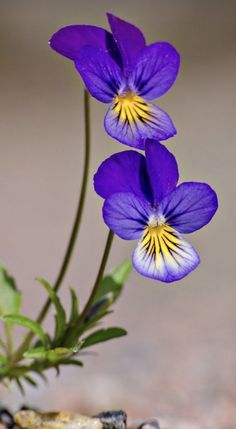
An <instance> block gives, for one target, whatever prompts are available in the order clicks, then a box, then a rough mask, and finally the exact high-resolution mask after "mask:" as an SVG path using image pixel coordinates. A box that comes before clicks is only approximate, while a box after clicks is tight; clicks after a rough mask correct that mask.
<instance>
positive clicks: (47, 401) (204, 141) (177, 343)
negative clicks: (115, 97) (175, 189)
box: [0, 0, 236, 429]
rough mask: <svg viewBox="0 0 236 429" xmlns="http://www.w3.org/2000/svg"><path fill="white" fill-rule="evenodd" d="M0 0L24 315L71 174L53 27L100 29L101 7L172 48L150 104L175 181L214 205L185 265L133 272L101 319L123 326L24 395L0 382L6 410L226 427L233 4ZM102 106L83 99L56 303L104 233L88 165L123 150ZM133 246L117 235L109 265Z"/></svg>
mask: <svg viewBox="0 0 236 429" xmlns="http://www.w3.org/2000/svg"><path fill="white" fill-rule="evenodd" d="M0 8H1V14H0V23H1V24H0V33H1V37H0V46H1V56H0V67H1V72H0V82H1V103H0V106H1V107H0V108H1V114H0V122H1V128H0V136H1V140H0V149H1V156H0V193H1V194H0V195H1V210H0V216H1V217H0V237H1V240H0V260H1V262H2V263H3V264H5V266H6V267H7V268H8V270H9V271H10V272H11V273H12V274H13V275H14V276H15V278H16V279H17V283H18V286H19V288H20V289H21V290H23V291H24V304H23V310H24V312H25V313H27V314H28V315H29V316H35V315H36V314H37V313H38V308H39V305H41V303H42V302H44V299H45V294H44V292H43V291H42V290H41V288H40V287H39V286H37V285H36V283H35V281H34V278H35V277H36V276H39V275H40V276H42V277H45V278H46V279H48V280H49V281H51V282H53V281H54V279H55V277H56V274H57V271H58V268H59V265H60V262H61V260H62V257H63V254H64V249H65V246H66V243H67V239H68V235H69V232H70V229H71V225H72V221H73V218H74V213H75V208H76V204H77V195H78V189H79V186H80V182H81V169H82V162H83V136H84V130H83V106H82V99H83V98H82V97H83V92H82V88H83V86H82V83H81V81H80V78H79V76H78V75H77V73H76V72H75V70H74V68H73V64H72V63H71V62H70V61H67V60H66V59H64V58H63V57H60V56H59V55H57V54H56V53H54V52H53V51H51V50H50V48H49V47H48V45H47V42H48V39H49V37H50V35H51V34H52V33H53V32H55V31H56V30H57V29H59V28H60V27H62V26H64V25H68V24H76V23H81V24H82V23H89V24H95V25H98V26H102V27H104V26H106V27H107V23H106V18H105V12H106V11H111V12H113V13H114V14H117V15H118V16H120V17H122V18H124V19H126V20H129V21H131V22H133V23H135V24H136V25H138V26H140V28H142V30H143V31H144V33H145V34H146V37H147V41H148V42H153V41H156V40H166V41H169V42H170V43H173V44H174V45H175V46H176V48H177V49H178V50H179V51H180V53H181V55H182V65H181V70H180V75H179V78H178V80H177V82H176V85H175V86H174V87H173V88H172V89H171V91H169V92H168V94H167V95H166V96H164V97H162V98H161V99H160V100H158V103H157V104H158V105H159V106H160V107H162V108H164V109H165V110H167V111H168V112H169V113H170V114H171V116H172V118H173V120H174V122H175V125H176V127H177V130H178V135H177V137H175V138H174V139H172V140H170V141H169V142H168V147H169V148H170V149H171V150H173V151H174V153H175V154H176V156H177V158H178V161H179V165H180V171H181V179H182V180H196V181H206V182H208V183H210V184H211V185H212V187H213V188H215V189H216V191H217V192H218V195H219V203H220V208H219V211H218V213H217V216H216V217H215V218H214V220H213V222H212V223H211V224H210V225H209V226H208V227H207V228H205V229H203V230H201V231H199V232H197V233H195V234H193V235H192V236H191V237H190V240H191V242H192V243H193V244H194V246H195V247H196V248H197V249H198V251H199V253H200V255H201V258H202V263H201V265H200V267H199V268H198V269H197V270H196V271H195V272H194V273H193V274H192V275H191V276H189V277H187V278H186V279H184V280H183V281H181V282H180V283H177V284H173V285H169V286H167V285H165V284H161V283H156V282H154V281H151V280H147V279H144V278H141V277H140V276H138V275H137V274H136V273H132V275H131V277H130V280H129V282H128V284H127V286H126V288H125V291H124V294H123V295H122V298H121V300H120V301H119V303H118V305H117V306H116V308H115V313H114V314H113V315H112V316H110V320H107V324H108V323H109V324H121V325H122V326H123V327H126V328H127V329H128V331H129V336H128V337H126V338H124V339H120V340H115V341H114V342H110V343H107V344H105V345H104V346H103V347H97V348H96V351H98V355H97V356H88V357H87V358H86V361H85V367H84V369H68V368H67V369H65V370H64V371H63V372H62V375H61V377H60V378H56V377H55V374H54V372H52V373H51V374H50V385H49V386H45V385H44V384H40V389H39V390H33V389H29V390H28V396H26V398H25V399H23V400H22V398H21V397H20V395H19V394H18V392H17V391H16V389H14V388H13V389H12V391H11V392H7V391H6V390H4V389H3V388H1V390H0V401H1V402H3V403H5V404H9V405H11V406H12V407H13V409H17V407H18V406H20V405H21V404H22V402H26V403H28V404H31V405H33V406H40V407H42V408H44V409H53V408H61V409H68V410H79V411H81V412H82V411H83V412H88V413H95V412H98V411H101V410H102V409H111V408H123V409H125V410H127V411H128V413H129V416H130V418H139V417H140V418H145V417H150V416H154V415H155V416H166V415H167V416H172V417H173V418H175V416H176V417H178V418H183V419H190V420H193V421H197V422H199V424H200V425H201V426H199V427H204V428H210V429H211V428H213V427H214V428H222V429H223V428H225V429H235V427H236V411H235V401H236V338H235V326H236V310H235V308H236V307H235V306H236V291H235V263H236V262H235V234H234V233H235V224H234V222H235V154H236V149H235V148H236V146H235V141H234V140H235V123H236V121H235V114H236V108H235V86H236V85H235V76H236V57H235V44H236V2H235V1H233V0H232V1H230V0H226V1H225V2H222V1H217V0H216V1H213V0H207V1H203V0H202V1H201V0H176V1H175V0H145V1H141V0H140V1H139V0H136V1H134V0H130V1H123V0H120V1H119V2H118V1H114V0H110V1H106V0H100V1H97V2H96V1H92V0H87V1H81V0H77V1H75V0H68V1H62V0H57V1H56V0H51V1H49V0H48V1H46V0H40V1H36V0H31V1H29V0H28V1H25V0H21V1H19V0H18V1H17V0H12V1H9V0H5V1H4V0H1V1H0ZM105 111H106V106H105V105H103V104H100V103H98V102H97V101H96V100H92V122H93V126H92V144H93V152H92V165H91V167H92V168H91V175H90V187H89V193H88V198H87V205H86V210H85V213H84V223H83V226H82V229H81V234H80V237H79V242H78V245H77V248H76V251H75V253H74V257H73V261H72V264H71V267H70V269H69V272H68V275H67V277H66V281H65V283H64V287H63V288H62V291H61V297H62V299H63V300H64V302H65V303H67V304H69V294H68V291H67V288H66V287H67V286H71V285H73V287H75V288H76V290H77V291H79V293H80V296H81V302H84V300H85V299H86V297H87V295H88V291H89V288H90V285H91V283H92V282H93V280H94V278H95V275H96V270H97V268H98V266H99V261H100V254H101V251H102V249H103V246H104V241H105V237H106V227H105V225H104V224H103V222H102V219H101V206H102V201H101V200H100V199H99V197H98V196H97V195H96V194H95V193H94V191H93V188H92V173H93V172H94V171H95V170H96V169H97V167H98V165H99V164H100V163H101V161H102V160H103V159H104V158H105V157H107V156H108V155H109V154H111V153H113V152H115V151H119V150H124V149H125V147H124V146H121V145H119V144H118V143H117V142H115V141H112V140H111V139H110V138H109V137H108V136H107V135H106V134H105V131H104V129H103V117H104V113H105ZM85 243H86V244H85ZM132 248H133V243H129V242H125V241H122V240H120V239H116V240H115V244H114V249H113V251H112V255H111V257H110V259H109V264H108V265H109V267H108V268H112V267H113V266H114V265H116V264H117V263H119V262H120V261H122V260H123V258H124V257H127V256H129V255H130V254H131V252H132ZM51 322H52V316H51V318H50V317H49V319H48V321H47V323H48V324H50V323H51ZM195 427H198V426H195ZM181 429H183V427H182V428H181Z"/></svg>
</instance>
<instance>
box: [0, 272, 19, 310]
mask: <svg viewBox="0 0 236 429" xmlns="http://www.w3.org/2000/svg"><path fill="white" fill-rule="evenodd" d="M0 297H1V299H0V316H5V315H6V314H11V313H14V314H18V313H19V311H20V305H21V294H20V292H18V291H17V289H16V284H15V281H14V279H13V278H12V277H10V276H9V274H8V273H7V271H6V270H5V268H4V267H2V266H0Z"/></svg>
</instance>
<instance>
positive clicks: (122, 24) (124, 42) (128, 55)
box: [107, 13, 145, 72]
mask: <svg viewBox="0 0 236 429" xmlns="http://www.w3.org/2000/svg"><path fill="white" fill-rule="evenodd" d="M107 18H108V21H109V24H110V27H111V31H112V34H113V36H114V39H115V41H116V43H117V46H118V49H119V51H120V54H121V57H122V62H123V68H124V69H125V70H126V72H128V71H129V70H130V68H131V67H132V65H133V64H134V62H135V60H136V58H137V55H138V54H139V52H140V51H141V49H143V48H144V47H145V38H144V35H143V33H142V32H141V31H140V30H139V28H137V27H135V26H134V25H133V24H130V23H129V22H126V21H123V20H122V19H120V18H117V17H116V16H114V15H112V14H111V13H107Z"/></svg>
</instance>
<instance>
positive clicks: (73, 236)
mask: <svg viewBox="0 0 236 429" xmlns="http://www.w3.org/2000/svg"><path fill="white" fill-rule="evenodd" d="M84 115H85V158H84V167H83V179H82V185H81V191H80V197H79V203H78V208H77V212H76V217H75V221H74V225H73V228H72V231H71V236H70V240H69V243H68V246H67V249H66V253H65V256H64V259H63V262H62V265H61V269H60V271H59V273H58V276H57V279H56V281H55V284H54V287H53V289H54V291H55V292H57V291H58V289H59V287H60V286H61V283H62V281H63V279H64V277H65V274H66V271H67V268H68V266H69V263H70V260H71V256H72V253H73V250H74V247H75V243H76V239H77V236H78V232H79V228H80V224H81V219H82V214H83V209H84V202H85V196H86V191H87V184H88V175H89V164H90V106H89V93H88V92H87V91H86V90H85V91H84ZM50 305H51V300H50V299H48V300H47V301H46V303H45V304H44V306H43V308H42V310H41V311H40V313H39V316H38V318H37V322H38V323H41V322H42V321H43V320H44V318H45V316H46V314H47V312H48V309H49V307H50ZM33 337H34V334H33V333H32V332H30V333H29V334H28V335H26V337H25V340H24V341H23V343H22V344H21V346H20V347H19V349H18V350H17V351H16V353H15V356H14V361H15V362H17V361H19V360H20V359H21V357H22V355H23V353H24V352H25V351H26V350H27V349H28V348H29V345H30V343H31V341H32V339H33Z"/></svg>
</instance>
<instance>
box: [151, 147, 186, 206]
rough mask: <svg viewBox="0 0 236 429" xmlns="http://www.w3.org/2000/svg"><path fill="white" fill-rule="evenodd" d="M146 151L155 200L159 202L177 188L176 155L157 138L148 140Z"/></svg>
mask: <svg viewBox="0 0 236 429" xmlns="http://www.w3.org/2000/svg"><path fill="white" fill-rule="evenodd" d="M145 152H146V163H147V171H148V175H149V178H150V182H151V186H152V193H153V202H154V203H158V202H159V201H161V200H162V199H163V198H164V197H165V196H166V195H167V194H169V193H170V192H171V191H173V189H175V187H176V185H177V182H178V178H179V172H178V165H177V162H176V159H175V157H174V155H172V153H171V152H169V151H168V149H167V148H166V147H165V146H163V145H162V144H161V143H159V142H157V141H155V140H150V139H148V140H147V141H146V148H145Z"/></svg>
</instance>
